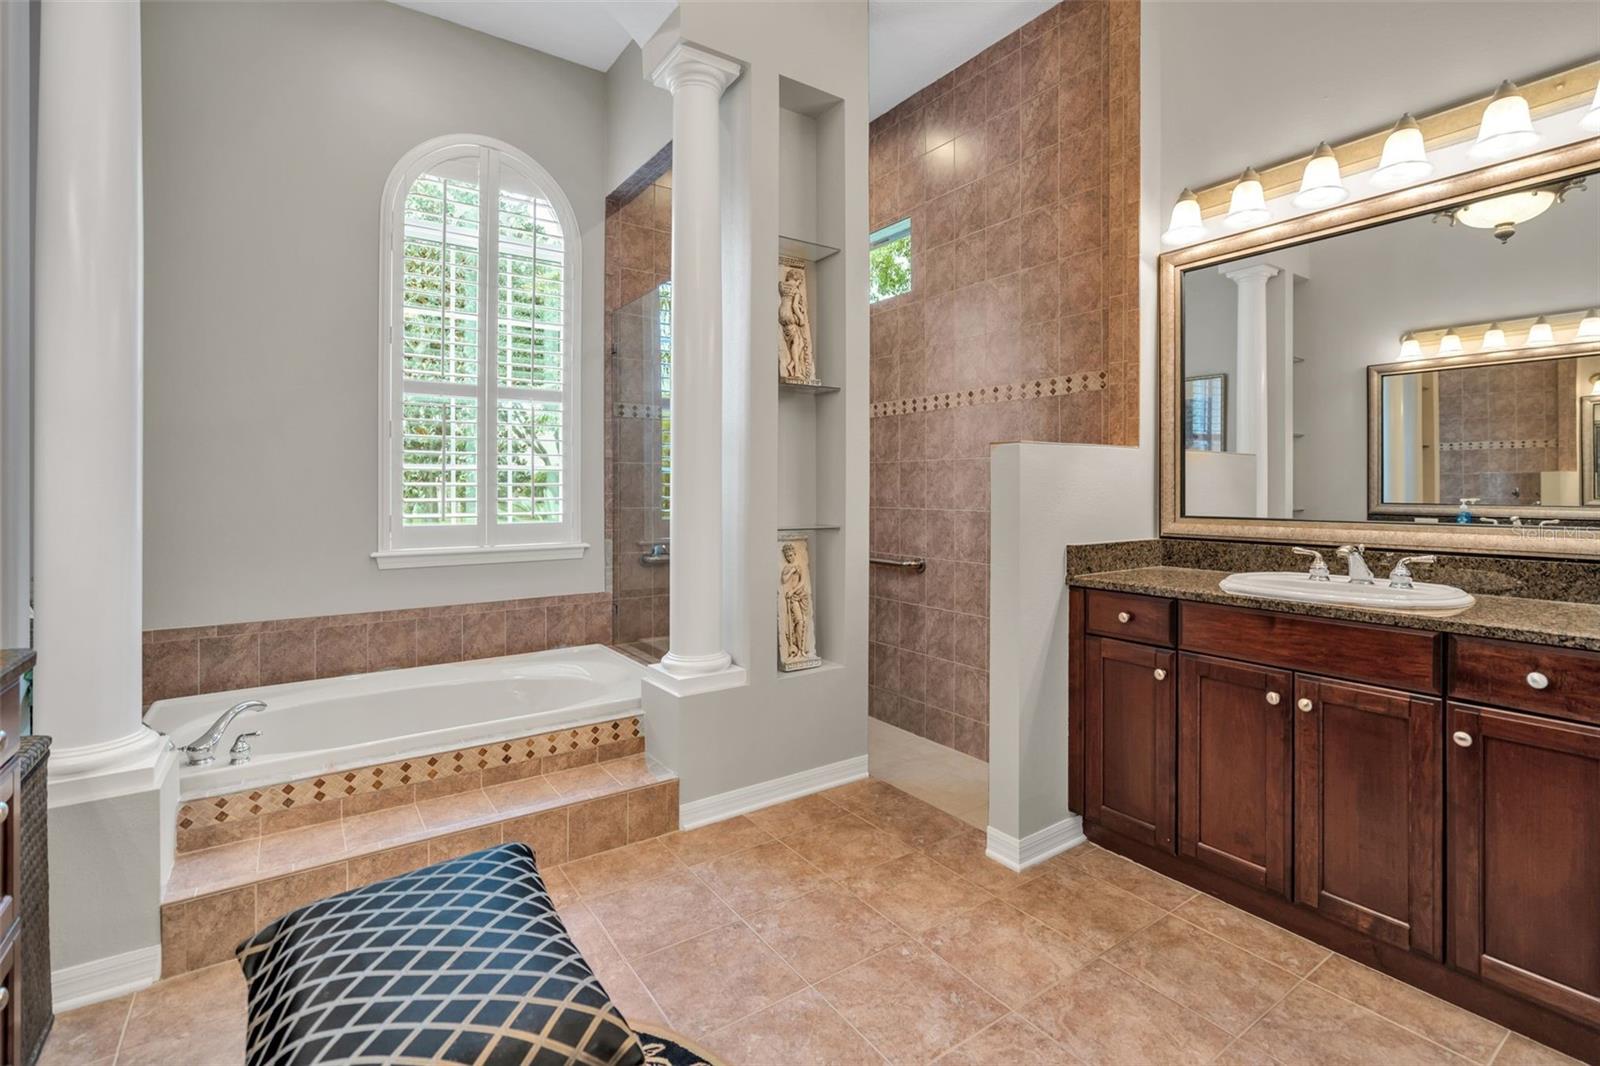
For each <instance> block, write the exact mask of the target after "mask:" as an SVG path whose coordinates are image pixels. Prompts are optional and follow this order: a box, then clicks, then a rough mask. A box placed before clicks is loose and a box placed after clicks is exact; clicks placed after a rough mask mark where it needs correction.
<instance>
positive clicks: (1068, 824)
mask: <svg viewBox="0 0 1600 1066" xmlns="http://www.w3.org/2000/svg"><path fill="white" fill-rule="evenodd" d="M1087 839H1088V838H1087V837H1085V836H1084V835H1083V819H1082V818H1080V817H1079V816H1078V815H1076V814H1074V815H1072V816H1071V817H1068V818H1063V819H1061V821H1059V822H1056V823H1055V824H1054V825H1047V826H1045V827H1044V828H1043V829H1041V830H1039V831H1038V832H1037V833H1029V834H1028V835H1027V836H1025V837H1023V838H1021V839H1020V840H1019V839H1018V838H1016V837H1014V836H1012V835H1011V834H1010V833H1006V832H1003V831H1002V830H999V829H996V828H995V827H994V826H992V825H991V826H990V827H989V846H988V849H987V851H986V854H987V855H988V856H989V858H991V859H993V860H994V861H995V862H997V863H999V864H1000V865H1001V866H1004V867H1005V868H1006V869H1008V870H1012V871H1014V872H1016V873H1021V872H1022V871H1023V870H1026V869H1028V867H1030V866H1037V865H1038V864H1039V863H1041V862H1044V860H1046V859H1048V858H1051V857H1052V856H1055V855H1059V854H1061V853H1062V852H1063V851H1067V850H1069V849H1071V848H1075V847H1077V846H1078V845H1079V844H1082V843H1083V842H1084V841H1085V840H1087Z"/></svg>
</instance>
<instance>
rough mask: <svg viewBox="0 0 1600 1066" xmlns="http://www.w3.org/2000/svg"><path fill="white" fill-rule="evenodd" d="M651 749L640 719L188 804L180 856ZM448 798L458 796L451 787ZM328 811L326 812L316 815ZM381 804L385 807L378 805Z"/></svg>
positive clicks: (181, 813) (182, 815) (182, 816)
mask: <svg viewBox="0 0 1600 1066" xmlns="http://www.w3.org/2000/svg"><path fill="white" fill-rule="evenodd" d="M643 750H644V734H643V732H642V731H641V730H640V728H639V719H638V718H636V717H629V718H618V719H614V720H612V721H609V722H597V723H595V724H593V725H586V726H579V727H578V728H576V729H564V730H560V731H558V732H554V733H540V734H537V735H535V736H528V737H518V738H515V739H512V740H506V741H499V742H496V743H493V744H487V745H481V746H475V747H471V748H458V749H456V750H454V751H442V752H438V753H436V754H433V755H418V756H415V757H413V758H410V759H400V760H396V761H394V762H386V763H377V764H374V765H371V766H358V767H354V768H352V769H349V770H338V771H333V772H330V773H326V774H319V775H317V776H316V777H308V778H301V779H299V780H295V781H286V782H284V783H283V784H279V785H268V786H264V787H261V788H253V789H248V790H246V791H243V792H230V793H227V794H225V795H221V796H207V797H203V798H197V799H192V800H189V801H188V802H186V803H183V804H180V805H179V807H178V850H179V851H194V850H198V849H199V848H206V847H213V846H215V845H217V844H221V843H227V842H231V841H235V840H241V839H246V838H248V837H251V836H254V835H257V834H258V833H260V832H262V828H263V827H262V823H263V822H265V821H266V820H267V819H268V818H271V817H272V816H273V815H278V814H286V813H287V812H289V811H291V810H292V811H295V812H297V816H296V817H295V819H294V822H295V824H299V825H304V824H312V823H314V822H316V821H318V820H320V819H321V818H322V817H327V818H330V819H331V818H335V817H338V815H339V812H340V808H339V806H338V804H339V803H340V802H341V801H343V800H346V799H350V800H358V801H359V800H360V799H361V798H363V797H371V798H372V799H373V800H374V801H377V797H378V794H380V793H384V792H386V791H387V792H395V791H399V790H401V789H405V788H407V787H409V786H414V785H423V784H427V783H429V782H435V781H438V782H448V780H449V779H450V778H454V777H457V776H462V777H465V776H466V775H471V774H479V775H481V774H495V772H496V771H499V774H497V775H496V776H503V777H504V778H505V779H506V780H511V779H515V778H519V777H532V776H534V775H536V774H539V773H543V772H549V771H552V770H557V769H567V768H568V767H569V766H574V765H579V764H582V763H588V762H604V761H609V760H611V759H619V758H622V757H624V756H627V755H637V754H639V753H640V752H641V751H643ZM441 791H442V792H448V791H451V790H450V789H448V788H445V789H442V790H441ZM318 805H327V807H328V809H327V811H326V812H323V811H318V810H312V811H308V810H307V809H308V808H316V807H318ZM378 805H380V806H381V801H379V804H378Z"/></svg>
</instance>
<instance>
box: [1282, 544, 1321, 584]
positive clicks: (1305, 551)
mask: <svg viewBox="0 0 1600 1066" xmlns="http://www.w3.org/2000/svg"><path fill="white" fill-rule="evenodd" d="M1290 550H1291V551H1293V552H1294V553H1295V554H1296V555H1309V556H1310V557H1311V572H1310V574H1308V575H1307V576H1308V577H1309V578H1310V579H1311V580H1312V581H1328V580H1331V579H1330V578H1329V577H1328V564H1327V563H1326V562H1324V561H1323V559H1322V553H1321V552H1319V551H1312V550H1311V549H1310V548H1291V549H1290Z"/></svg>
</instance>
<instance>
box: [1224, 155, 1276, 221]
mask: <svg viewBox="0 0 1600 1066" xmlns="http://www.w3.org/2000/svg"><path fill="white" fill-rule="evenodd" d="M1271 217H1272V212H1270V211H1268V210H1267V196H1266V193H1265V191H1264V190H1263V189H1262V188H1261V175H1260V174H1257V173H1256V168H1255V167H1245V168H1244V173H1243V174H1240V175H1239V181H1238V183H1237V184H1236V185H1234V187H1233V197H1232V198H1231V199H1230V200H1229V201H1228V214H1227V215H1226V216H1225V217H1224V218H1223V221H1224V222H1226V223H1227V224H1228V228H1229V229H1249V228H1250V227H1251V226H1259V225H1261V224H1262V223H1263V222H1266V221H1267V220H1268V219H1270V218H1271Z"/></svg>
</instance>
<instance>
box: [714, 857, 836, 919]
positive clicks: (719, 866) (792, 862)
mask: <svg viewBox="0 0 1600 1066" xmlns="http://www.w3.org/2000/svg"><path fill="white" fill-rule="evenodd" d="M694 872H695V874H696V875H697V876H698V877H699V878H700V879H701V880H702V881H704V882H705V883H706V884H708V885H710V886H711V888H712V889H713V890H714V891H715V892H716V894H717V895H719V896H721V897H722V899H723V901H724V902H726V903H727V904H728V906H730V907H732V908H733V909H734V910H736V911H738V912H739V913H740V915H743V916H748V915H751V914H754V913H756V912H757V911H763V910H766V909H767V908H768V907H774V906H777V905H778V904H779V903H782V902H783V901H784V900H788V899H794V898H795V897H796V896H803V895H805V894H806V893H807V892H811V891H813V890H815V889H818V888H821V887H822V886H823V885H825V884H827V883H828V877H827V875H826V874H824V873H823V872H822V871H821V870H818V869H817V868H816V867H815V866H812V865H811V864H810V863H809V862H806V860H804V859H802V858H801V857H800V855H799V853H798V852H795V851H793V850H792V849H790V848H789V847H788V846H787V845H785V844H781V843H779V842H777V841H773V842H772V843H771V844H760V845H758V846H756V847H753V848H747V849H745V850H744V851H736V852H734V853H733V854H731V855H724V856H722V858H720V859H713V860H712V861H711V862H708V863H705V864H703V865H700V866H696V867H695V868H694Z"/></svg>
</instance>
